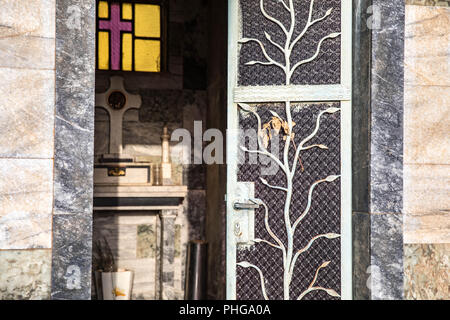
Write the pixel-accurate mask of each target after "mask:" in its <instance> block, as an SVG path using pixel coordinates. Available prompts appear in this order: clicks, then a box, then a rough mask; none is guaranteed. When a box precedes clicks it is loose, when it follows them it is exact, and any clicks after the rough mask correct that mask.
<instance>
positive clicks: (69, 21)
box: [51, 0, 95, 300]
mask: <svg viewBox="0 0 450 320" xmlns="http://www.w3.org/2000/svg"><path fill="white" fill-rule="evenodd" d="M55 68H56V82H55V90H56V110H55V160H54V161H55V162H54V205H53V247H52V283H51V297H52V299H64V300H66V299H68V300H80V299H90V298H91V260H92V258H91V257H92V193H93V162H94V156H93V154H94V101H95V98H94V93H95V1H93V0H57V1H56V52H55Z"/></svg>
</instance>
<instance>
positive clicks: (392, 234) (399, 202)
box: [369, 0, 405, 299]
mask: <svg viewBox="0 0 450 320" xmlns="http://www.w3.org/2000/svg"><path fill="white" fill-rule="evenodd" d="M372 3H373V7H374V9H375V10H377V12H378V14H379V19H380V20H379V24H378V25H377V26H376V28H373V30H372V70H371V73H372V75H371V83H372V84H371V117H370V122H371V128H370V194H369V203H370V207H369V212H370V216H371V222H370V227H371V246H370V251H371V266H372V267H371V298H372V299H403V222H402V221H403V219H402V210H403V96H404V84H403V82H404V40H405V1H404V0H390V1H385V0H373V1H372Z"/></svg>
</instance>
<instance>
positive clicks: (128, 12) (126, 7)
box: [122, 3, 133, 20]
mask: <svg viewBox="0 0 450 320" xmlns="http://www.w3.org/2000/svg"><path fill="white" fill-rule="evenodd" d="M122 19H124V20H131V19H133V8H132V6H131V3H122Z"/></svg>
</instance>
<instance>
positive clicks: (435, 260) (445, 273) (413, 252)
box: [405, 243, 450, 300]
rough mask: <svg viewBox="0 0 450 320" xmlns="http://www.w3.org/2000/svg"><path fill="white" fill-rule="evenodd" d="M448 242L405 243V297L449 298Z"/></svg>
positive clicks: (418, 298)
mask: <svg viewBox="0 0 450 320" xmlns="http://www.w3.org/2000/svg"><path fill="white" fill-rule="evenodd" d="M449 283H450V244H448V243H447V244H406V245H405V298H406V299H413V300H449V299H450V285H449Z"/></svg>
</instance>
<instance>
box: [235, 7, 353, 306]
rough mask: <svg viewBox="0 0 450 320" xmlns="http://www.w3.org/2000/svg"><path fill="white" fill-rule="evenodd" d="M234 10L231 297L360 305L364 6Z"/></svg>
mask: <svg viewBox="0 0 450 320" xmlns="http://www.w3.org/2000/svg"><path fill="white" fill-rule="evenodd" d="M228 5H229V43H228V59H229V60H228V139H227V168H228V177H227V298H228V299H351V296H352V293H351V271H352V261H351V26H352V22H351V18H352V14H351V10H352V2H351V1H350V0H229V2H228ZM255 137H256V138H255Z"/></svg>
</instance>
